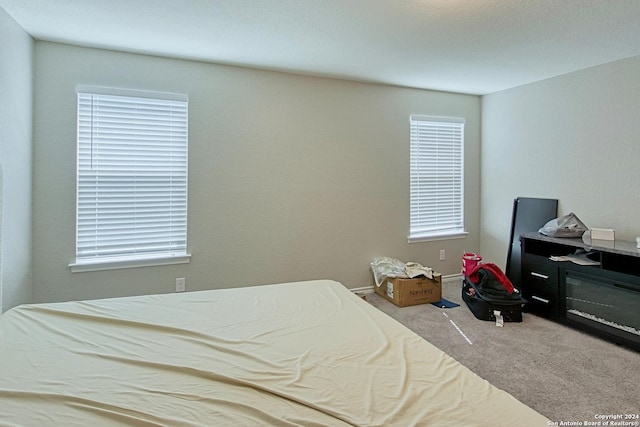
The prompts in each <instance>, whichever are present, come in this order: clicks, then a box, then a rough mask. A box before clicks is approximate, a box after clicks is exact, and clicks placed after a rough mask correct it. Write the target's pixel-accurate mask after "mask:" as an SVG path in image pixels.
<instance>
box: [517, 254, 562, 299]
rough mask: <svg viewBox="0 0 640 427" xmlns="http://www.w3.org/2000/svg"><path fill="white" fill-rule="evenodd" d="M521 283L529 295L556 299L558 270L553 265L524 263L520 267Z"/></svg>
mask: <svg viewBox="0 0 640 427" xmlns="http://www.w3.org/2000/svg"><path fill="white" fill-rule="evenodd" d="M522 283H523V289H525V290H526V293H528V294H530V295H540V296H544V297H549V298H552V299H554V300H555V299H557V298H558V268H557V267H556V266H555V265H548V264H538V263H533V262H525V263H524V264H523V265H522Z"/></svg>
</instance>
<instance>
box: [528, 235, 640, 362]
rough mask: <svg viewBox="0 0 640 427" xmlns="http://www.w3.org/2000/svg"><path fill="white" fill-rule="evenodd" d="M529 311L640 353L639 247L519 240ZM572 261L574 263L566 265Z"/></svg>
mask: <svg viewBox="0 0 640 427" xmlns="http://www.w3.org/2000/svg"><path fill="white" fill-rule="evenodd" d="M520 242H521V251H522V254H521V255H522V271H521V274H522V279H521V282H520V288H521V289H520V291H521V292H522V294H523V296H524V297H525V298H526V299H527V301H528V303H527V305H526V310H527V311H530V312H532V313H536V314H539V315H541V316H545V317H547V318H549V319H551V320H554V321H557V322H561V323H564V324H567V325H569V326H572V327H576V328H579V329H581V330H583V331H585V332H589V333H592V334H594V335H597V336H599V337H601V338H604V339H607V340H610V341H612V342H614V343H617V344H621V345H624V346H627V347H629V348H632V349H634V350H637V351H640V249H637V248H636V245H635V242H627V241H619V240H616V241H611V242H608V241H597V242H596V241H593V242H592V241H587V242H584V241H583V240H582V239H580V238H577V239H571V238H553V237H548V236H545V235H542V234H540V233H526V234H523V235H521V236H520ZM565 257H570V258H571V259H572V260H562V259H566V258H565Z"/></svg>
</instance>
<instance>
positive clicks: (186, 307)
mask: <svg viewBox="0 0 640 427" xmlns="http://www.w3.org/2000/svg"><path fill="white" fill-rule="evenodd" d="M0 425H10V426H14V425H21V426H72V425H77V426H89V427H97V426H110V425H127V426H130V425H163V426H165V425H166V426H234V427H235V426H267V425H277V426H348V425H356V426H412V425H415V426H546V425H547V419H546V418H544V417H542V416H541V415H540V414H538V413H537V412H535V411H534V410H532V409H530V408H529V407H527V406H525V405H524V404H522V403H521V402H519V401H517V400H516V399H515V398H513V397H512V396H511V395H509V394H507V393H506V392H504V391H502V390H499V389H497V388H496V387H493V386H492V385H490V384H489V383H488V382H486V381H485V380H483V379H481V378H479V377H478V376H476V375H475V374H473V373H472V372H471V371H469V370H468V369H467V368H465V367H464V366H462V365H460V364H459V363H458V362H456V361H455V360H454V359H452V358H451V357H449V356H447V355H446V354H444V353H443V352H441V351H440V350H438V349H436V348H435V347H434V346H432V345H431V344H429V343H428V342H426V341H425V340H423V339H422V338H420V337H419V336H418V335H416V334H414V333H413V332H411V331H410V330H408V329H407V328H405V327H404V326H402V325H401V324H399V323H397V322H396V321H395V320H393V319H391V318H389V317H388V316H387V315H385V314H384V313H382V312H380V311H378V310H377V309H376V308H374V307H372V306H370V305H369V304H367V303H366V302H365V301H363V300H361V299H360V298H359V297H357V296H355V295H353V294H352V293H351V292H349V291H348V290H347V289H346V288H345V287H344V286H343V285H341V284H340V283H337V282H333V281H328V280H325V281H309V282H298V283H288V284H280V285H268V286H257V287H247V288H239V289H223V290H214V291H202V292H187V293H180V294H164V295H149V296H140V297H128V298H116V299H105V300H95V301H82V302H68V303H55V304H34V305H23V306H20V307H17V308H14V309H12V310H9V311H8V312H7V313H5V314H4V315H2V317H0Z"/></svg>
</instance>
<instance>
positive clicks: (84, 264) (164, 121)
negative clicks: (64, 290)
mask: <svg viewBox="0 0 640 427" xmlns="http://www.w3.org/2000/svg"><path fill="white" fill-rule="evenodd" d="M143 95H144V97H143ZM187 106H188V100H187V98H186V96H180V95H171V94H155V93H147V92H144V93H139V92H132V91H118V90H111V89H101V88H88V89H81V88H79V90H78V147H77V148H78V154H77V155H78V157H77V168H78V169H77V193H76V197H77V207H76V262H75V264H71V265H70V267H71V268H72V271H86V270H96V269H104V268H123V267H138V266H143V265H154V264H167V263H181V262H188V259H189V255H188V254H187V253H186V243H187Z"/></svg>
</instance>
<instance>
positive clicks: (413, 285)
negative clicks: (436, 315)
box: [373, 273, 442, 307]
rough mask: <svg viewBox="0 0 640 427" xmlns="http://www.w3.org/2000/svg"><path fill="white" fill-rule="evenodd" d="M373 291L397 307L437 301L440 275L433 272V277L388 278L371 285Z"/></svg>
mask: <svg viewBox="0 0 640 427" xmlns="http://www.w3.org/2000/svg"><path fill="white" fill-rule="evenodd" d="M373 287H374V289H375V292H376V293H377V294H378V295H380V296H381V297H384V298H385V299H387V300H389V301H391V302H392V303H394V304H395V305H397V306H398V307H407V306H410V305H417V304H428V303H432V302H438V301H440V300H441V299H442V275H441V274H440V273H434V274H433V279H427V278H416V279H402V278H397V277H396V278H388V279H386V280H385V281H384V282H383V283H382V285H380V286H376V285H374V286H373Z"/></svg>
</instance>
